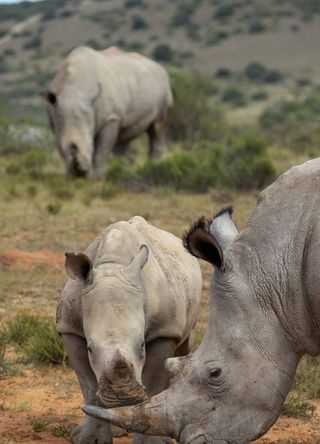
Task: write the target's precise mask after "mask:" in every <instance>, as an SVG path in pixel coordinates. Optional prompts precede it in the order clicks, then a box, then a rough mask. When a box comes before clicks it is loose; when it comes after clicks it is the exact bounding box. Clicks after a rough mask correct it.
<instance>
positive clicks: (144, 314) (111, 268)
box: [57, 216, 202, 444]
mask: <svg viewBox="0 0 320 444" xmlns="http://www.w3.org/2000/svg"><path fill="white" fill-rule="evenodd" d="M66 271H67V273H68V275H69V276H70V279H69V280H68V281H67V283H66V285H65V287H64V289H63V290H62V294H61V299H60V303H59V306H58V311H57V330H58V332H59V333H60V334H61V335H62V339H63V342H64V344H65V348H66V351H67V353H68V356H69V358H70V361H71V364H72V366H73V367H74V370H75V372H76V374H77V376H78V379H79V382H80V386H81V389H82V392H83V396H84V400H85V402H86V403H90V404H96V403H98V402H100V403H102V405H106V406H108V407H114V406H120V405H128V404H135V403H138V402H141V401H142V400H144V399H146V397H147V394H148V395H151V394H155V393H158V392H159V391H161V390H163V389H164V388H166V386H167V383H168V373H167V371H166V370H165V368H164V363H165V360H166V358H168V357H172V356H181V355H182V354H187V353H189V351H190V338H191V336H192V332H193V328H194V325H195V322H196V317H197V312H198V308H199V302H200V297H201V289H202V277H201V271H200V267H199V265H198V263H197V261H196V259H194V258H193V257H191V256H190V255H189V254H188V253H187V252H186V251H185V250H184V248H183V245H182V242H181V241H180V240H179V239H177V238H176V237H175V236H173V235H172V234H170V233H168V232H166V231H163V230H160V229H158V228H155V227H154V226H152V225H150V224H149V223H147V222H146V221H145V220H144V219H143V218H142V217H138V216H136V217H134V218H132V219H131V220H129V221H128V222H126V221H123V222H117V223H115V224H112V225H110V226H109V227H108V228H107V229H106V230H105V231H103V232H102V234H101V235H100V236H98V237H97V238H96V239H95V240H94V242H93V243H92V244H91V245H90V246H89V248H88V249H87V251H86V254H74V253H71V254H66ZM100 405H101V404H100ZM150 440H151V442H154V440H153V438H145V439H143V438H142V437H137V440H136V442H139V443H142V442H149V441H150ZM73 442H74V443H76V444H110V443H111V442H112V436H111V433H110V428H109V425H108V424H105V423H103V422H101V421H97V420H95V419H93V418H91V417H86V418H85V419H84V422H83V423H82V424H81V425H80V426H78V427H77V428H76V429H75V430H74V431H73ZM155 442H157V443H159V442H162V440H161V439H157V440H156V441H155Z"/></svg>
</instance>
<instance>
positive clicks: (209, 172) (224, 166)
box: [106, 133, 275, 192]
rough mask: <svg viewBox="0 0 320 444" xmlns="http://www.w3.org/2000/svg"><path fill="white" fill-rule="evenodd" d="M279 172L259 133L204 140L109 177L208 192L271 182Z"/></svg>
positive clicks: (142, 184)
mask: <svg viewBox="0 0 320 444" xmlns="http://www.w3.org/2000/svg"><path fill="white" fill-rule="evenodd" d="M274 175H275V171H274V168H273V165H272V163H271V161H270V159H269V157H268V154H267V151H266V142H265V139H264V138H263V137H262V136H261V135H259V134H255V133H253V134H251V133H249V134H247V135H244V136H240V137H239V136H237V137H236V136H234V137H232V138H230V140H229V142H228V143H226V144H221V143H210V142H201V143H198V144H196V145H195V146H194V148H193V149H192V150H190V151H187V152H183V151H181V150H177V151H174V152H173V153H172V154H170V155H168V156H167V157H165V158H163V159H160V160H147V161H146V162H145V163H144V164H142V165H140V166H138V167H137V168H136V169H135V171H134V172H131V173H130V174H128V173H125V174H124V173H123V167H121V169H118V170H116V169H113V175H112V174H107V175H106V177H107V179H108V180H116V181H117V182H118V183H120V184H122V185H124V186H125V187H128V185H129V186H130V185H131V184H135V185H136V186H137V185H139V188H142V186H143V187H144V188H145V187H146V186H147V187H166V188H168V187H171V188H174V189H176V190H179V189H184V190H193V191H198V192H204V191H207V190H208V189H209V188H211V187H215V186H224V187H230V188H237V189H251V188H260V187H263V186H265V185H266V184H268V183H270V182H271V181H272V179H273V178H274Z"/></svg>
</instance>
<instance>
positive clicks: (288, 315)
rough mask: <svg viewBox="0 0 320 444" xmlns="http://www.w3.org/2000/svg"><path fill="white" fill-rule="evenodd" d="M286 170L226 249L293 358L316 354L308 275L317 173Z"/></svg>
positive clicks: (319, 199)
mask: <svg viewBox="0 0 320 444" xmlns="http://www.w3.org/2000/svg"><path fill="white" fill-rule="evenodd" d="M311 166H312V165H311ZM290 171H291V170H290ZM290 171H289V173H286V174H285V175H283V176H281V177H280V178H279V179H278V180H277V181H276V182H275V183H274V184H273V185H272V186H271V187H269V188H267V190H265V191H264V192H263V193H262V195H261V196H260V198H259V200H258V206H257V208H256V209H255V211H254V212H253V214H252V216H251V218H250V221H249V223H248V226H247V228H246V229H245V230H244V231H243V232H242V233H241V235H240V236H239V238H238V239H237V241H236V242H235V243H234V245H233V246H232V250H233V253H234V255H235V259H234V260H236V262H237V263H239V266H241V269H242V274H243V275H244V276H246V278H247V280H248V282H249V283H250V288H251V290H250V297H251V298H253V299H255V300H257V301H258V302H259V304H260V306H261V307H262V308H263V310H264V311H273V312H274V313H275V315H276V317H277V318H278V319H279V321H280V323H281V325H282V327H283V329H284V331H285V333H286V335H287V337H288V338H289V339H290V341H291V343H292V345H293V346H294V349H295V350H296V352H297V353H300V354H303V353H309V354H311V355H317V354H319V353H320V333H319V332H320V315H319V313H320V311H319V309H320V286H319V284H320V281H319V278H317V277H316V275H314V274H313V275H312V273H311V270H315V269H317V270H319V267H320V255H319V253H316V251H314V250H315V248H314V245H317V244H318V245H319V240H320V225H319V222H318V221H319V218H320V210H319V209H320V205H319V204H320V170H318V169H315V168H311V167H310V165H307V167H303V166H301V167H297V168H295V169H293V170H292V171H291V173H290ZM315 233H316V234H315ZM311 282H314V283H315V285H313V286H311Z"/></svg>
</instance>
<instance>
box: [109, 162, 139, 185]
mask: <svg viewBox="0 0 320 444" xmlns="http://www.w3.org/2000/svg"><path fill="white" fill-rule="evenodd" d="M105 178H106V179H107V180H108V181H109V182H111V183H120V182H128V181H130V180H133V179H134V173H133V172H132V171H131V170H130V169H129V168H128V166H127V165H126V163H125V162H124V160H123V159H122V158H120V157H114V158H113V159H111V161H110V162H109V163H108V166H107V169H106V172H105Z"/></svg>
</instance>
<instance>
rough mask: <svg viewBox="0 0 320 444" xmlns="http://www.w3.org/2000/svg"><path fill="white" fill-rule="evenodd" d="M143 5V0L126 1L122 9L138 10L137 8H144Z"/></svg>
mask: <svg viewBox="0 0 320 444" xmlns="http://www.w3.org/2000/svg"><path fill="white" fill-rule="evenodd" d="M145 6H146V5H145V3H144V1H143V0H126V1H125V2H124V7H125V8H128V9H130V8H138V7H145Z"/></svg>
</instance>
